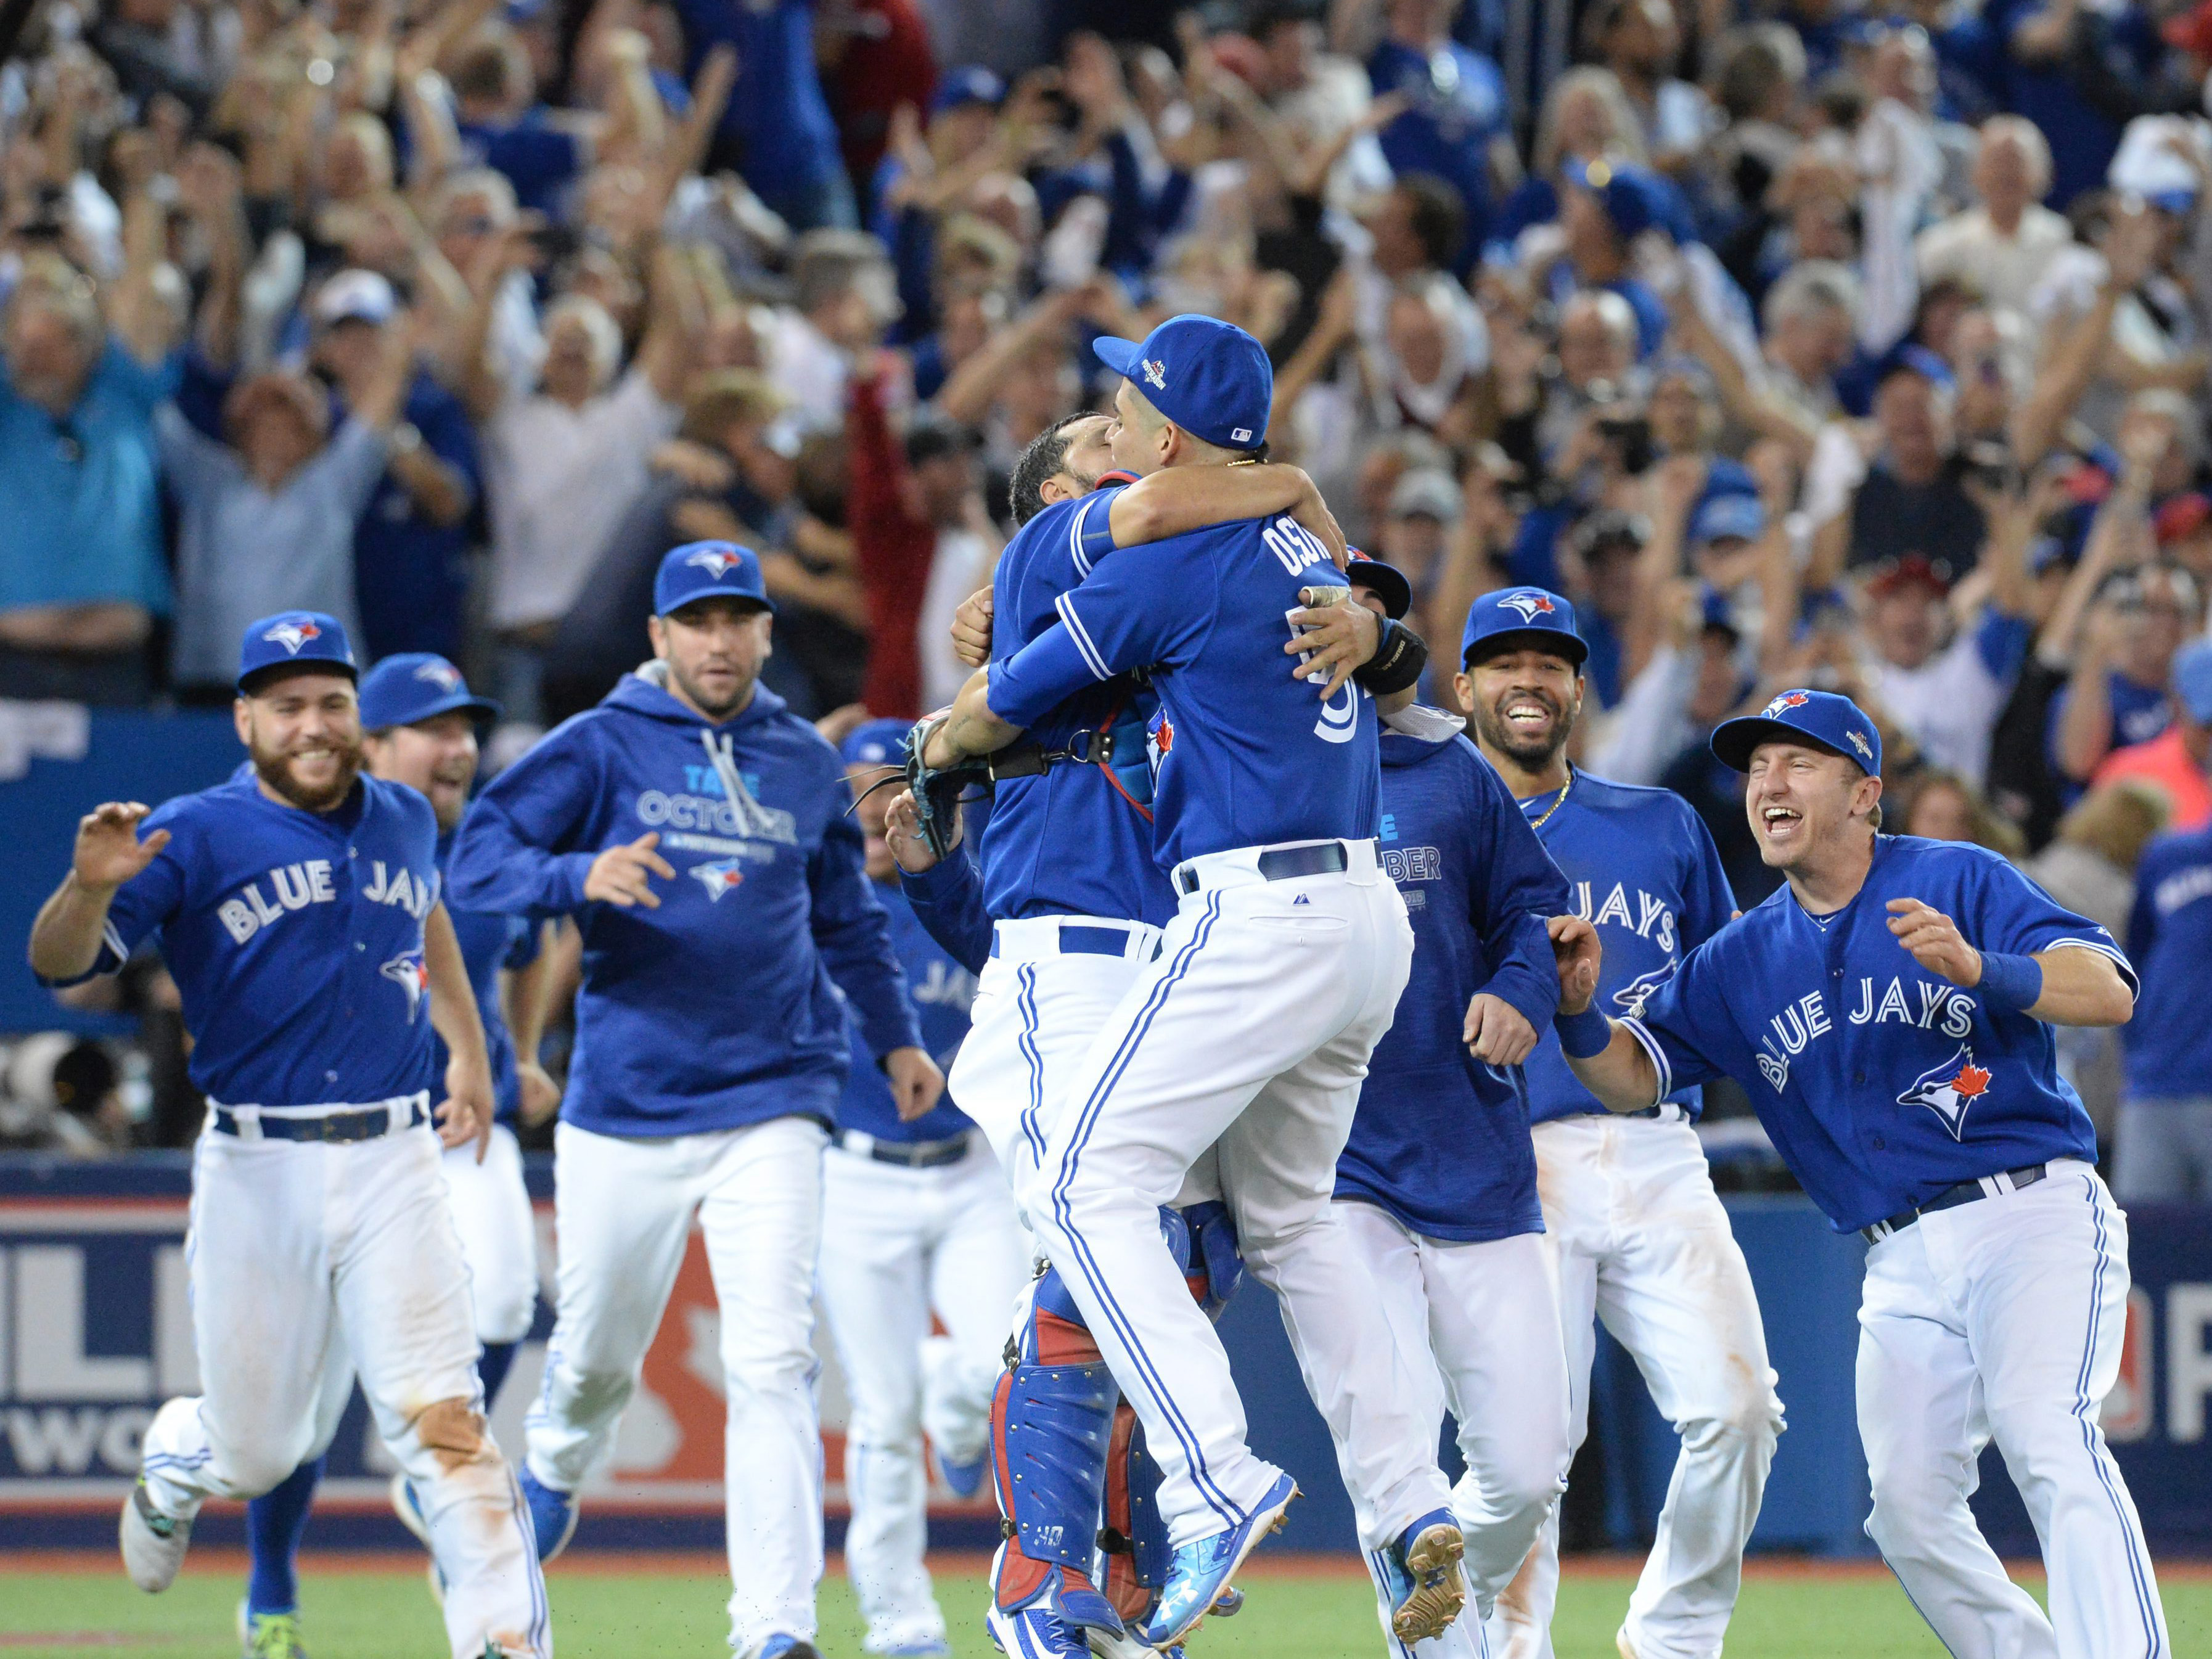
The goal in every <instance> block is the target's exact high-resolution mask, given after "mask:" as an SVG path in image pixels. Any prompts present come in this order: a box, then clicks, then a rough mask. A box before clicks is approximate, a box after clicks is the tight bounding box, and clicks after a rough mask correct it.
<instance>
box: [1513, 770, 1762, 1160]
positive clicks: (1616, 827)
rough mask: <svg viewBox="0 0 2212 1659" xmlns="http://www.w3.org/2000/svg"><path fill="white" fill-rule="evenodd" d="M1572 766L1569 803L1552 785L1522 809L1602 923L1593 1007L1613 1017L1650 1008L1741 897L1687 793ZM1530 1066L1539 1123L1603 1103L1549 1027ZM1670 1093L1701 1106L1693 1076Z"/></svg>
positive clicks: (1693, 1109)
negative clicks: (1657, 991)
mask: <svg viewBox="0 0 2212 1659" xmlns="http://www.w3.org/2000/svg"><path fill="white" fill-rule="evenodd" d="M1555 803H1556V804H1557V805H1558V807H1559V810H1558V811H1552V808H1553V805H1554V804H1555ZM1521 810H1522V813H1523V814H1524V815H1525V816H1526V817H1527V818H1528V822H1529V823H1531V824H1534V823H1535V821H1536V820H1537V819H1538V818H1543V819H1544V823H1543V826H1542V828H1541V829H1538V830H1537V831H1536V835H1537V836H1538V838H1539V839H1540V840H1541V841H1542V842H1543V843H1544V850H1545V851H1546V852H1547V853H1549V854H1551V855H1552V861H1553V863H1554V864H1556V865H1558V866H1559V869H1560V870H1561V872H1564V873H1565V876H1566V878H1567V888H1568V891H1569V894H1570V896H1571V899H1572V904H1571V908H1572V909H1573V911H1574V913H1575V915H1578V916H1580V917H1581V918H1582V919H1583V921H1587V922H1589V923H1591V924H1593V925H1594V926H1595V927H1596V928H1597V933H1598V942H1599V944H1600V945H1602V946H1603V947H1604V951H1605V957H1604V965H1603V966H1602V967H1601V969H1599V971H1598V982H1597V1002H1596V1004H1595V1006H1596V1008H1597V1010H1598V1012H1600V1013H1603V1014H1609V1015H1612V1016H1613V1017H1614V1018H1620V1016H1622V1015H1625V1014H1632V1013H1634V1012H1637V1011H1638V1009H1639V1008H1641V1007H1643V1006H1644V999H1645V998H1646V997H1648V996H1650V994H1651V992H1652V990H1653V988H1654V987H1656V986H1657V985H1658V984H1659V982H1660V981H1662V980H1663V979H1665V978H1667V976H1668V975H1670V974H1672V973H1673V972H1674V969H1675V966H1676V964H1677V963H1680V961H1681V960H1682V958H1683V957H1686V956H1687V955H1688V954H1689V953H1690V952H1691V951H1692V950H1693V949H1695V948H1696V947H1697V946H1699V945H1703V944H1704V943H1705V941H1706V940H1707V939H1711V937H1712V936H1713V935H1714V934H1715V933H1718V932H1720V930H1721V929H1722V928H1723V927H1727V926H1728V923H1729V916H1730V915H1733V914H1734V913H1735V896H1734V895H1732V894H1731V893H1730V892H1729V882H1728V874H1727V872H1725V871H1723V869H1722V867H1721V855H1720V849H1719V848H1717V847H1715V846H1714V845H1713V836H1712V831H1711V830H1710V829H1706V828H1705V820H1704V819H1703V818H1700V817H1699V816H1698V814H1697V812H1696V811H1695V809H1693V808H1692V806H1691V805H1690V804H1689V802H1687V801H1686V800H1684V799H1682V798H1681V797H1680V795H1678V794H1676V793H1674V791H1673V790H1671V789H1640V788H1638V787H1635V786H1634V785H1632V784H1626V783H1613V782H1609V781H1607V780H1606V779H1604V778H1594V777H1592V776H1591V775H1589V773H1587V772H1577V773H1575V774H1574V782H1573V784H1572V786H1571V787H1569V789H1568V790H1567V798H1566V799H1565V800H1564V801H1561V800H1560V799H1559V794H1558V793H1557V792H1556V791H1553V790H1547V791H1546V792H1545V793H1542V794H1541V795H1538V796H1535V797H1534V798H1533V799H1528V800H1524V801H1522V803H1521ZM1547 812H1550V813H1551V816H1550V817H1545V814H1546V813H1547ZM1526 1069H1527V1073H1528V1109H1529V1113H1530V1115H1532V1116H1533V1117H1534V1119H1535V1120H1536V1121H1537V1122H1539V1123H1542V1122H1545V1121H1548V1120H1550V1119H1552V1118H1555V1117H1570V1116H1572V1115H1575V1114H1576V1113H1578V1112H1602V1111H1604V1110H1605V1108H1604V1106H1603V1105H1601V1103H1599V1101H1598V1098H1597V1097H1596V1096H1595V1095H1593V1094H1592V1093H1590V1091H1589V1090H1587V1089H1585V1088H1583V1085H1582V1084H1581V1082H1580V1081H1579V1080H1578V1079H1577V1078H1576V1076H1575V1074H1574V1073H1572V1072H1571V1071H1569V1070H1568V1069H1567V1057H1566V1055H1565V1054H1562V1053H1561V1052H1560V1051H1559V1033H1558V1032H1556V1031H1554V1030H1552V1029H1551V1027H1550V1026H1548V1025H1547V1026H1545V1027H1544V1028H1543V1040H1542V1041H1541V1042H1539V1043H1538V1044H1537V1045H1536V1052H1535V1053H1534V1054H1531V1055H1529V1056H1528V1066H1527V1068H1526ZM1668 1099H1670V1100H1672V1101H1674V1103H1676V1104H1678V1105H1680V1107H1681V1108H1682V1109H1683V1110H1684V1111H1685V1112H1686V1113H1688V1114H1689V1115H1691V1116H1692V1117H1695V1116H1697V1115H1698V1114H1699V1112H1700V1111H1702V1110H1703V1109H1705V1091H1704V1090H1702V1089H1700V1088H1699V1087H1698V1086H1697V1085H1695V1084H1691V1085H1686V1086H1684V1087H1682V1088H1679V1089H1676V1090H1675V1091H1674V1092H1673V1093H1672V1094H1670V1095H1669V1096H1668Z"/></svg>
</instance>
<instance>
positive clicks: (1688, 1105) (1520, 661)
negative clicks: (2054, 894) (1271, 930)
mask: <svg viewBox="0 0 2212 1659" xmlns="http://www.w3.org/2000/svg"><path fill="white" fill-rule="evenodd" d="M1754 505H1755V503H1754ZM1577 620H1578V619H1577V613H1576V611H1575V608H1574V606H1572V605H1570V604H1569V603H1568V602H1567V601H1566V600H1565V599H1563V598H1561V597H1560V596H1559V594H1557V593H1553V592H1547V591H1545V590H1544V589H1541V588H1534V587H1520V588H1506V589H1504V590H1501V591H1499V592H1492V593H1486V594H1484V595H1482V596H1481V597H1480V599H1476V600H1475V602H1474V605H1473V606H1472V607H1471V608H1470V610H1469V611H1468V620H1467V626H1466V630H1465V633H1464V635H1463V637H1462V643H1461V661H1462V672H1461V675H1460V678H1459V682H1458V690H1459V695H1460V698H1461V701H1462V702H1464V703H1465V704H1467V705H1468V707H1469V708H1472V709H1473V710H1474V720H1473V729H1474V737H1475V741H1476V742H1477V744H1479V745H1480V748H1481V750H1482V753H1483V756H1484V757H1485V758H1486V759H1487V760H1488V761H1489V762H1490V763H1491V764H1492V766H1494V767H1496V768H1497V769H1498V775H1499V776H1500V777H1501V778H1502V779H1503V780H1504V787H1506V788H1508V789H1509V790H1510V792H1511V793H1513V795H1514V796H1515V797H1516V798H1517V799H1518V800H1519V802H1520V810H1521V811H1522V813H1523V814H1524V815H1525V816H1526V817H1527V819H1528V823H1529V825H1530V827H1531V828H1532V829H1534V831H1535V833H1536V836H1537V838H1538V839H1539V840H1540V841H1541V842H1542V843H1543V847H1544V849H1545V851H1546V852H1547V853H1549V854H1551V857H1552V860H1553V862H1554V863H1555V864H1557V865H1558V866H1559V869H1560V870H1561V871H1562V872H1565V878H1566V881H1567V883H1568V886H1569V890H1570V893H1571V909H1572V911H1573V914H1575V915H1577V916H1580V917H1581V918H1582V919H1583V921H1587V922H1589V923H1590V924H1591V925H1592V926H1593V927H1595V929H1596V930H1597V934H1598V938H1599V940H1600V943H1601V946H1602V948H1603V951H1604V964H1603V973H1602V976H1601V981H1600V984H1599V987H1598V989H1599V995H1600V998H1601V1006H1603V1007H1605V1008H1606V1009H1607V1011H1608V1012H1628V1011H1630V1010H1632V1009H1634V1008H1635V1007H1637V1006H1639V1005H1640V1003H1641V1000H1643V999H1644V997H1645V996H1647V995H1649V994H1650V992H1651V990H1652V988H1653V987H1655V986H1656V985H1658V984H1659V983H1660V982H1661V981H1663V980H1665V979H1666V978H1667V977H1668V975H1670V974H1672V973H1673V972H1674V968H1675V966H1676V964H1677V963H1680V961H1681V959H1682V957H1684V956H1685V955H1686V954H1687V953H1688V952H1689V951H1691V950H1692V948H1693V947H1695V946H1697V945H1702V944H1703V943H1704V942H1705V940H1706V939H1711V937H1712V936H1713V935H1714V934H1715V933H1718V932H1719V931H1720V930H1721V929H1722V928H1723V927H1726V926H1727V925H1728V922H1729V916H1730V914H1731V913H1732V911H1733V910H1734V908H1735V904H1734V900H1733V899H1732V897H1731V896H1730V895H1729V884H1728V878H1727V877H1726V876H1725V875H1723V873H1722V870H1721V861H1720V854H1719V852H1718V851H1717V849H1716V848H1715V847H1714V845H1713V839H1712V836H1711V835H1710V834H1709V833H1707V831H1706V829H1705V824H1704V823H1703V821H1702V820H1700V819H1699V817H1698V816H1697V814H1696V812H1695V811H1692V808H1691V807H1690V805H1689V804H1688V803H1687V802H1686V801H1685V800H1684V799H1682V798H1681V797H1680V796H1679V795H1677V794H1674V793H1673V792H1671V791H1669V790H1665V789H1642V788H1635V787H1631V786H1629V785H1626V784H1620V783H1614V782H1612V781H1608V780H1607V779H1604V778H1600V777H1595V776H1593V775H1590V774H1589V773H1588V772H1585V771H1583V769H1581V768H1579V767H1577V766H1574V765H1571V763H1569V762H1568V760H1567V758H1566V745H1567V739H1568V737H1569V735H1570V734H1571V732H1573V730H1574V727H1575V722H1576V720H1577V718H1578V717H1579V715H1580V713H1581V710H1582V705H1583V696H1584V694H1585V690H1586V684H1585V680H1584V678H1583V671H1584V667H1585V664H1586V658H1585V655H1584V651H1585V647H1584V645H1583V641H1582V640H1581V639H1579V638H1578V637H1577V635H1576V627H1577ZM1385 776H1386V779H1387V776H1388V775H1387V774H1386V775H1385ZM1386 787H1387V784H1386ZM1526 1074H1527V1079H1528V1110H1529V1115H1531V1116H1532V1117H1533V1118H1534V1121H1535V1127H1534V1133H1533V1136H1532V1139H1533V1140H1534V1148H1535V1152H1534V1156H1535V1162H1536V1166H1537V1168H1538V1170H1541V1190H1542V1193H1543V1196H1544V1227H1545V1244H1546V1246H1547V1253H1548V1255H1549V1256H1550V1258H1551V1266H1552V1267H1553V1271H1554V1273H1555V1275H1556V1277H1557V1279H1558V1281H1559V1304H1560V1311H1561V1319H1562V1323H1563V1328H1564V1330H1565V1338H1566V1352H1567V1364H1566V1373H1567V1384H1568V1388H1569V1389H1570V1403H1569V1414H1570V1422H1571V1436H1572V1443H1573V1444H1575V1445H1577V1446H1578V1445H1579V1444H1580V1443H1581V1442H1582V1439H1583V1435H1584V1434H1585V1433H1586V1432H1587V1431H1588V1429H1589V1383H1590V1365H1591V1362H1592V1360H1593V1358H1595V1347H1596V1322H1597V1321H1598V1320H1599V1319H1602V1320H1603V1321H1604V1322H1605V1325H1606V1328H1607V1330H1609V1331H1611V1332H1613V1334H1614V1335H1615V1336H1617V1337H1618V1338H1619V1339H1620V1341H1621V1342H1622V1343H1623V1344H1625V1345H1626V1346H1627V1348H1628V1350H1629V1352H1630V1353H1631V1354H1632V1356H1633V1357H1634V1358H1635V1360H1636V1363H1637V1365H1638V1369H1639V1370H1641V1371H1642V1372H1643V1374H1644V1376H1645V1377H1646V1378H1647V1379H1649V1381H1650V1387H1651V1390H1652V1393H1653V1395H1654V1397H1655V1398H1656V1400H1657V1401H1659V1404H1660V1410H1661V1413H1662V1415H1664V1416H1665V1417H1666V1418H1667V1419H1668V1420H1669V1421H1670V1422H1672V1423H1674V1425H1676V1428H1677V1431H1679V1432H1680V1435H1681V1437H1682V1451H1681V1455H1680V1457H1679V1458H1678V1459H1677V1461H1676V1464H1675V1469H1674V1479H1673V1480H1672V1481H1671V1483H1670V1484H1669V1486H1668V1494H1667V1503H1666V1506H1665V1508H1664V1509H1663V1510H1662V1511H1661V1514H1660V1518H1659V1526H1658V1535H1657V1538H1656V1541H1655V1542H1654V1544H1653V1547H1652V1550H1651V1553H1650V1557H1649V1558H1648V1559H1647V1560H1646V1563H1645V1565H1644V1574H1643V1577H1642V1579H1641V1580H1640V1582H1639V1583H1638V1585H1637V1589H1636V1592H1635V1594H1634V1595H1633V1596H1632V1597H1631V1599H1630V1602H1629V1610H1628V1616H1627V1619H1626V1621H1625V1623H1624V1625H1623V1626H1622V1631H1621V1645H1622V1646H1623V1648H1624V1649H1626V1650H1629V1651H1632V1652H1636V1653H1677V1652H1690V1653H1699V1652H1714V1651H1717V1650H1719V1648H1720V1646H1721V1644H1722V1640H1723V1637H1724V1636H1725V1634H1726V1632H1727V1629H1728V1622H1729V1613H1731V1612H1732V1611H1733V1609H1734V1607H1735V1597H1736V1589H1737V1585H1738V1583H1739V1580H1740V1577H1741V1569H1742V1564H1743V1549H1744V1543H1745V1541H1746V1540H1747V1538H1748V1537H1749V1536H1750V1534H1751V1527H1752V1523H1753V1521H1755V1520H1756V1519H1757V1518H1758V1515H1759V1496H1760V1493H1761V1492H1762V1491H1763V1490H1764V1488H1765V1480H1766V1470H1767V1465H1768V1463H1769V1462H1770V1460H1771V1458H1772V1456H1773V1455H1774V1445H1775V1436H1776V1434H1777V1433H1778V1431H1779V1430H1780V1428H1781V1425H1782V1404H1781V1401H1778V1399H1776V1398H1775V1395H1774V1373H1773V1371H1772V1370H1771V1369H1770V1368H1769V1366H1768V1364H1767V1360H1766V1339H1765V1331H1764V1329H1763V1328H1762V1327H1761V1324H1760V1322H1759V1303H1758V1299H1757V1297H1755V1296H1754V1295H1753V1291H1752V1286H1751V1273H1750V1270H1749V1269H1748V1268H1747V1267H1746V1266H1745V1265H1744V1259H1743V1252H1742V1251H1741V1249H1738V1248H1737V1246H1736V1243H1735V1235H1734V1233H1733V1232H1732V1231H1731V1230H1730V1228H1729V1219H1728V1214H1727V1212H1725V1211H1724V1210H1723V1208H1722V1207H1721V1201H1720V1199H1719V1196H1718V1195H1717V1194H1716V1193H1715V1192H1714V1191H1713V1183H1712V1178H1711V1176H1710V1175H1709V1174H1708V1173H1707V1172H1706V1169H1705V1152H1704V1150H1703V1149H1702V1148H1701V1147H1700V1146H1699V1144H1698V1137H1697V1133H1696V1131H1695V1129H1694V1128H1692V1124H1693V1123H1694V1122H1695V1121H1696V1120H1697V1117H1698V1115H1699V1112H1700V1111H1701V1110H1702V1109H1703V1107H1704V1094H1703V1091H1701V1090H1699V1089H1698V1088H1697V1087H1695V1086H1692V1087H1689V1088H1685V1089H1680V1090H1677V1091H1674V1093H1673V1094H1672V1095H1670V1096H1669V1097H1668V1099H1667V1101H1666V1102H1665V1103H1663V1104H1662V1106H1661V1107H1660V1108H1659V1109H1657V1110H1656V1111H1655V1112H1653V1113H1652V1114H1651V1115H1649V1116H1648V1117H1636V1118H1614V1117H1612V1116H1609V1115H1607V1112H1606V1110H1605V1108H1604V1106H1603V1105H1602V1104H1601V1103H1600V1102H1599V1101H1598V1100H1597V1099H1596V1097H1594V1096H1593V1095H1592V1094H1591V1093H1590V1092H1589V1090H1587V1089H1585V1088H1584V1087H1583V1085H1581V1084H1580V1083H1579V1082H1577V1080H1576V1079H1575V1078H1574V1075H1573V1074H1572V1073H1571V1072H1569V1071H1568V1069H1567V1063H1566V1058H1565V1055H1564V1054H1562V1053H1561V1052H1560V1048H1559V1037H1558V1036H1557V1035H1555V1034H1554V1033H1553V1030H1551V1029H1550V1027H1548V1026H1547V1027H1546V1029H1545V1030H1544V1031H1543V1033H1542V1036H1541V1041H1540V1042H1539V1043H1538V1044H1537V1047H1536V1050H1535V1052H1534V1054H1531V1055H1530V1056H1529V1057H1528V1065H1527V1067H1526ZM1558 1593H1559V1525H1558V1522H1557V1518H1556V1516H1554V1517H1553V1518H1551V1519H1550V1520H1549V1521H1547V1524H1546V1525H1545V1527H1544V1529H1543V1531H1542V1533H1541V1535H1540V1536H1539V1538H1538V1539H1537V1541H1536V1546H1535V1548H1534V1551H1533V1552H1532V1553H1531V1555H1530V1558H1529V1561H1528V1566H1527V1568H1526V1569H1525V1570H1524V1571H1523V1574H1522V1578H1521V1580H1520V1587H1519V1589H1517V1590H1516V1593H1515V1595H1513V1597H1512V1598H1511V1600H1510V1601H1507V1602H1501V1603H1500V1604H1499V1607H1498V1612H1497V1613H1496V1614H1495V1615H1494V1616H1493V1618H1492V1621H1491V1632H1490V1635H1491V1648H1492V1651H1493V1652H1497V1653H1499V1654H1502V1655H1506V1656H1510V1659H1524V1656H1528V1655H1530V1654H1534V1653H1540V1652H1543V1651H1546V1650H1547V1644H1548V1642H1549V1639H1550V1630H1551V1623H1552V1612H1553V1606H1554V1604H1555V1601H1556V1600H1557V1596H1558Z"/></svg>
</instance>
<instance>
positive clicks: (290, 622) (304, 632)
mask: <svg viewBox="0 0 2212 1659" xmlns="http://www.w3.org/2000/svg"><path fill="white" fill-rule="evenodd" d="M261 637H262V638H263V639H264V640H267V641H270V643H271V644H275V645H281V646H283V647H284V654H285V655H286V656H288V657H296V656H298V655H299V654H300V647H301V646H303V645H305V644H306V643H307V641H309V640H319V639H320V638H322V637H323V630H322V629H319V628H318V627H316V626H315V624H314V623H311V622H309V621H307V619H306V618H305V617H286V618H285V619H284V620H283V622H280V623H277V624H276V626H275V627H274V628H272V629H269V631H268V632H267V633H265V634H264V635H262V636H261Z"/></svg>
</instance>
